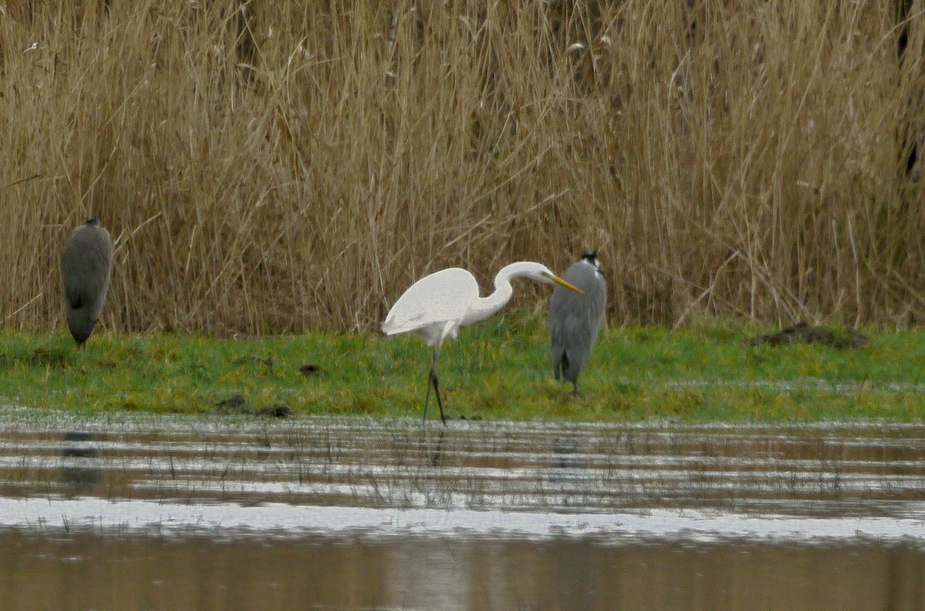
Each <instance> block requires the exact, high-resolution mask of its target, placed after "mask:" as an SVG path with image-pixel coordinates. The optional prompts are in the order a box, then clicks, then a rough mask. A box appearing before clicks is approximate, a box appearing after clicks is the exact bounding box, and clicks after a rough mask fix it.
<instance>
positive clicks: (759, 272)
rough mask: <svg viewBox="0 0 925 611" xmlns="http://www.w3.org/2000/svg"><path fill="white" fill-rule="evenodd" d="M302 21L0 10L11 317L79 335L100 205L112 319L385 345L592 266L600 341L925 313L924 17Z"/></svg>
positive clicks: (810, 5)
mask: <svg viewBox="0 0 925 611" xmlns="http://www.w3.org/2000/svg"><path fill="white" fill-rule="evenodd" d="M302 4H303V3H299V2H295V1H289V0H280V1H278V2H267V1H265V0H253V1H252V2H250V3H237V2H232V1H230V0H228V1H225V2H157V1H154V0H148V1H140V2H113V3H111V5H110V6H106V3H102V2H93V1H90V0H88V1H82V2H78V1H77V0H64V1H63V2H60V3H47V5H45V4H44V3H33V4H32V6H31V8H28V5H27V4H26V3H23V6H19V5H16V6H9V5H8V6H7V7H6V8H5V9H4V12H3V14H2V15H0V26H2V27H0V53H2V55H0V61H2V73H3V79H2V82H0V87H2V89H0V115H2V120H0V129H2V130H3V142H4V146H3V147H2V148H0V185H2V199H3V202H4V206H3V209H4V222H3V223H2V224H0V265H2V267H3V268H4V269H5V270H6V273H5V282H4V284H5V286H4V290H3V291H0V320H2V324H3V326H6V327H14V328H26V329H42V328H48V327H53V326H57V325H59V324H61V320H62V315H61V294H60V287H59V284H60V283H59V279H58V258H59V256H60V251H61V248H62V245H63V243H64V240H65V239H66V236H67V235H68V233H69V232H70V230H71V229H72V228H73V227H74V226H75V225H76V224H77V223H79V222H80V220H81V219H82V217H84V216H85V215H90V214H94V215H99V216H100V217H101V218H102V220H103V223H104V224H105V225H106V226H107V227H108V228H109V229H110V231H111V232H112V234H113V237H114V238H117V239H118V243H117V251H116V271H115V277H114V281H113V288H112V292H111V294H110V300H109V303H108V305H107V309H106V311H105V313H104V316H103V323H104V325H106V326H108V327H110V328H114V329H118V330H147V329H165V330H174V329H176V330H189V331H201V332H209V333H216V334H225V333H233V332H244V333H272V332H293V331H301V330H304V329H311V328H326V329H337V330H351V329H364V328H371V327H375V326H376V325H377V324H378V321H380V320H381V319H382V317H383V315H384V313H385V311H386V309H387V308H388V306H389V304H390V303H392V301H393V300H394V299H395V298H397V296H398V295H399V294H400V293H401V291H403V290H404V289H405V288H406V287H407V286H408V285H409V284H410V283H411V282H412V281H413V280H414V279H415V278H417V277H419V276H421V275H422V274H424V273H426V272H429V271H433V270H436V269H439V268H441V267H445V266H451V265H460V266H464V267H467V268H469V269H471V270H473V271H474V272H475V273H476V275H477V276H478V277H479V278H480V280H481V281H482V283H483V288H484V289H485V290H487V289H488V284H489V283H490V279H491V277H492V276H493V274H494V273H495V272H496V271H497V269H498V268H499V267H500V266H501V265H503V264H505V263H507V262H509V261H512V260H516V259H532V260H538V261H543V262H546V263H547V264H548V265H550V266H551V267H553V268H556V269H563V268H564V267H565V266H566V265H567V264H568V263H570V262H571V261H572V260H573V259H574V258H575V257H576V256H577V255H578V254H579V253H580V252H581V251H582V250H583V249H587V248H601V249H602V250H601V256H602V258H603V260H604V262H605V264H607V266H608V270H609V278H610V280H611V282H610V290H611V304H612V308H611V313H610V318H611V321H612V322H622V321H640V322H658V323H663V324H677V323H684V322H686V321H689V320H691V319H695V318H701V317H704V316H716V315H718V316H729V315H733V316H744V317H754V318H756V319H758V320H761V321H764V322H778V321H780V322H786V321H790V320H793V319H796V318H809V319H823V320H827V321H832V322H844V323H849V324H856V323H871V322H884V323H886V324H900V325H906V324H916V323H920V322H921V321H922V318H923V316H925V256H923V250H922V239H921V238H920V236H921V235H922V233H923V231H922V229H923V223H925V206H922V205H921V204H922V201H923V197H922V195H923V192H922V186H921V182H920V181H919V180H918V167H913V168H911V170H909V171H907V167H906V166H907V161H906V160H907V158H908V155H909V152H910V150H911V148H910V147H911V146H912V145H913V144H914V143H915V142H916V141H917V134H918V131H917V130H921V128H922V125H923V123H925V117H923V107H922V105H921V103H920V101H921V100H922V91H923V85H925V82H923V80H925V79H923V73H925V70H923V63H922V61H923V54H922V49H923V16H922V13H921V12H916V8H915V7H916V6H917V4H914V3H913V5H912V11H911V12H909V13H908V15H907V17H908V18H907V19H906V20H905V21H903V20H901V17H902V16H901V17H900V19H898V18H897V10H896V8H895V7H894V5H893V2H892V1H888V0H883V1H880V2H850V3H849V2H831V3H826V2H805V1H803V0H779V1H777V2H762V3H754V2H745V1H734V0H727V1H726V2H687V3H684V2H641V1H634V0H623V1H614V2H609V3H608V2H603V1H602V2H566V1H556V2H539V1H528V0H521V1H517V2H498V1H493V0H488V1H475V0H472V1H466V0H460V1H456V2H440V3H437V2H434V3H431V2H424V3H420V6H416V4H415V3H414V2H402V1H400V0H395V1H392V2H368V1H357V2H347V1H342V2H337V1H331V2H314V3H307V4H308V6H302ZM428 7H429V8H428ZM900 36H902V37H903V42H904V44H905V50H904V52H903V53H899V51H898V46H899V45H898V42H897V41H898V40H899V38H900ZM576 43H579V44H576ZM547 293H548V291H547V290H545V287H544V288H541V289H539V290H538V289H536V288H535V287H532V286H523V287H521V290H520V291H519V296H518V298H517V299H518V301H519V302H520V303H522V304H523V303H530V301H529V299H531V298H534V297H536V296H537V295H544V296H545V295H546V294H547Z"/></svg>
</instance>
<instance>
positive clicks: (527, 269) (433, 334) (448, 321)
mask: <svg viewBox="0 0 925 611" xmlns="http://www.w3.org/2000/svg"><path fill="white" fill-rule="evenodd" d="M512 278H529V279H530V280H535V281H537V282H543V283H546V284H557V285H559V286H562V287H565V288H567V289H569V290H572V291H575V292H576V293H581V289H579V288H577V287H575V286H573V285H571V284H569V283H568V282H566V281H565V280H563V279H562V278H559V277H558V276H556V275H555V274H554V273H552V272H551V271H549V269H548V268H547V267H546V266H544V265H540V264H539V263H530V262H526V261H520V262H517V263H511V264H510V265H507V266H505V267H503V268H502V269H501V271H500V272H498V275H497V276H495V292H494V293H492V294H491V295H489V296H488V297H479V284H478V282H476V280H475V277H474V276H473V275H472V274H470V273H469V272H467V271H466V270H464V269H459V268H458V267H453V268H450V269H444V270H441V271H439V272H434V273H433V274H430V275H429V276H425V277H423V278H421V279H420V280H418V281H417V282H415V283H414V284H412V285H411V288H409V289H408V290H407V291H405V293H404V294H403V295H402V296H401V297H399V299H398V301H396V302H395V305H394V306H392V309H391V310H390V311H389V314H388V316H386V318H385V322H384V323H382V332H383V333H385V334H386V335H397V334H399V333H409V332H412V331H413V332H414V333H417V334H418V335H420V336H421V338H423V340H424V341H425V342H426V343H427V345H428V346H431V347H432V348H433V349H434V360H433V363H432V364H431V367H430V374H429V377H428V381H427V396H426V397H425V399H424V418H425V419H426V418H427V403H428V402H429V401H430V387H431V386H433V388H434V394H435V395H437V405H438V406H439V407H440V420H442V421H443V424H444V425H445V424H446V417H445V416H444V413H443V399H441V398H440V381H439V379H438V377H437V359H438V358H439V357H440V347H441V346H442V344H443V341H444V340H446V339H447V338H455V337H456V336H457V335H458V334H459V328H460V327H463V326H466V325H471V324H473V323H476V322H479V321H480V320H485V319H486V318H488V317H489V316H491V315H492V314H494V313H495V312H497V311H498V310H500V309H501V308H503V307H504V306H505V305H506V304H507V302H508V301H510V300H511V296H512V295H513V294H514V289H513V288H512V287H511V279H512Z"/></svg>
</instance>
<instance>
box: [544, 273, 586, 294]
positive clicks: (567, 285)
mask: <svg viewBox="0 0 925 611" xmlns="http://www.w3.org/2000/svg"><path fill="white" fill-rule="evenodd" d="M550 279H551V280H552V281H553V282H555V283H556V284H558V285H559V286H561V287H562V288H566V289H568V290H570V291H575V292H576V293H578V294H579V295H584V294H585V292H584V291H583V290H581V289H580V288H578V287H577V286H575V285H574V284H571V283H569V282H566V281H565V280H563V279H562V278H560V277H559V276H557V275H555V274H553V275H552V276H551V278H550Z"/></svg>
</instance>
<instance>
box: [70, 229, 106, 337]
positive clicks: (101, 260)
mask: <svg viewBox="0 0 925 611" xmlns="http://www.w3.org/2000/svg"><path fill="white" fill-rule="evenodd" d="M111 278H112V240H111V239H110V238H109V232H108V231H106V230H105V229H103V228H102V227H100V222H99V220H98V219H97V218H89V219H87V220H86V222H84V224H83V225H81V226H80V227H78V228H77V229H75V230H74V233H72V234H71V237H70V238H69V239H68V241H67V243H66V244H65V245H64V255H63V256H62V257H61V279H62V281H63V282H64V307H65V310H66V311H67V326H68V328H69V329H70V330H71V335H73V336H74V341H76V342H77V346H78V347H80V346H82V345H83V343H84V342H85V341H87V338H88V337H90V334H91V333H92V332H93V327H94V326H95V325H96V321H97V320H98V319H99V317H100V312H101V311H102V310H103V302H104V301H106V293H107V292H108V291H109V281H110V279H111Z"/></svg>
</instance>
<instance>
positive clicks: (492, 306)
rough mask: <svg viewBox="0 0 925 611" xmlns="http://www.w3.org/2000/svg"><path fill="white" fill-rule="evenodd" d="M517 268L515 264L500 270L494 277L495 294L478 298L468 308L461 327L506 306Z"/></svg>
mask: <svg viewBox="0 0 925 611" xmlns="http://www.w3.org/2000/svg"><path fill="white" fill-rule="evenodd" d="M517 268H518V264H517V263H512V264H511V265H508V266H506V267H503V268H501V271H500V272H498V275H497V276H495V292H494V293H492V294H491V295H489V296H488V297H479V298H478V299H477V300H476V301H475V303H473V304H472V305H471V306H470V307H469V310H468V311H467V312H466V317H465V318H463V321H462V325H463V326H465V325H471V324H472V323H476V322H479V321H480V320H485V319H486V318H488V317H489V316H491V315H492V314H494V313H495V312H497V311H499V310H500V309H501V308H503V307H504V306H506V305H507V302H508V301H510V300H511V296H513V295H514V288H513V287H512V286H511V278H513V277H515V276H518V275H520V274H518V269H517Z"/></svg>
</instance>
